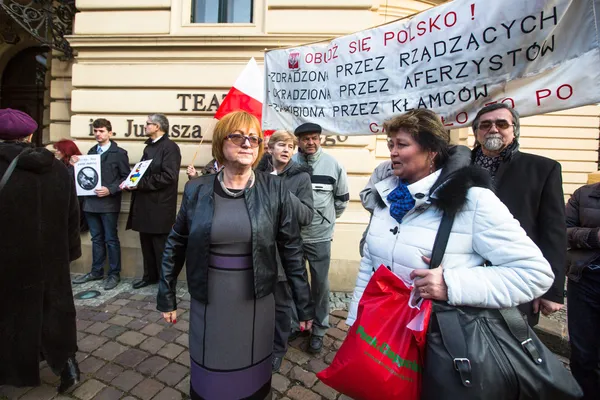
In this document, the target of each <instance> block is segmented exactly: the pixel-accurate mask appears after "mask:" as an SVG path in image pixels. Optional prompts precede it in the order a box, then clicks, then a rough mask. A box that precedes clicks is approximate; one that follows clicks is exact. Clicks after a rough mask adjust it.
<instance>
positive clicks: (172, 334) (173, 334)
mask: <svg viewBox="0 0 600 400" xmlns="http://www.w3.org/2000/svg"><path fill="white" fill-rule="evenodd" d="M179 335H181V332H180V331H178V330H177V329H174V328H165V329H163V330H162V331H161V332H159V333H158V334H157V335H156V337H157V338H159V339H162V340H164V341H165V342H168V343H171V342H174V341H175V339H177V338H178V337H179Z"/></svg>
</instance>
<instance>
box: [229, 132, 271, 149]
mask: <svg viewBox="0 0 600 400" xmlns="http://www.w3.org/2000/svg"><path fill="white" fill-rule="evenodd" d="M226 137H227V139H229V140H231V143H233V144H235V145H236V146H240V147H241V146H243V145H244V143H246V140H247V141H248V143H249V144H250V147H252V148H254V149H255V148H257V147H258V146H260V144H261V143H262V142H263V140H262V139H261V138H259V137H258V136H246V135H242V134H241V133H230V134H229V135H227V136H226Z"/></svg>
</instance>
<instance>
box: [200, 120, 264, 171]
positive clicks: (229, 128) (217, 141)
mask: <svg viewBox="0 0 600 400" xmlns="http://www.w3.org/2000/svg"><path fill="white" fill-rule="evenodd" d="M244 128H246V129H248V130H250V129H252V128H254V129H255V130H256V132H258V136H259V137H260V138H261V139H264V136H263V132H262V129H261V127H260V121H259V120H258V118H256V117H255V116H254V115H252V114H250V113H248V112H246V111H234V112H231V113H229V114H227V115H225V116H224V117H223V118H221V119H220V120H219V122H217V125H215V130H214V132H213V139H212V153H213V154H214V157H215V158H216V159H217V161H218V162H219V164H221V165H223V164H225V161H226V160H225V154H224V153H223V144H225V140H227V135H229V134H230V133H233V132H235V131H237V130H240V129H244ZM264 151H265V150H264V148H263V146H262V144H261V145H259V146H258V156H257V157H256V160H255V161H254V164H253V165H252V167H256V166H257V165H258V163H259V162H260V160H261V158H262V156H263V153H264Z"/></svg>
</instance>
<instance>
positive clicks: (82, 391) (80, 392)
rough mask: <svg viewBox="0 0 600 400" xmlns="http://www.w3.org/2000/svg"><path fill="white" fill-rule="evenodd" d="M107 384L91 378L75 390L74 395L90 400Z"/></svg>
mask: <svg viewBox="0 0 600 400" xmlns="http://www.w3.org/2000/svg"><path fill="white" fill-rule="evenodd" d="M105 387H106V385H104V384H103V383H102V382H99V381H97V380H95V379H90V380H88V381H85V382H83V383H82V384H81V386H79V387H78V388H77V389H75V391H74V392H73V395H74V396H75V397H77V398H78V399H81V400H90V399H93V398H94V396H95V395H96V394H97V393H98V392H100V391H101V390H102V389H104V388H105Z"/></svg>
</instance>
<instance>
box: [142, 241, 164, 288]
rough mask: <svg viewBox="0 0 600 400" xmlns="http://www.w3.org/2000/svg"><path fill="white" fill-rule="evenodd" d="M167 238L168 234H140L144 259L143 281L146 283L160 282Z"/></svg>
mask: <svg viewBox="0 0 600 400" xmlns="http://www.w3.org/2000/svg"><path fill="white" fill-rule="evenodd" d="M167 236H169V235H168V234H167V233H164V234H163V233H160V234H154V233H142V232H140V244H141V246H142V257H143V258H144V277H143V278H142V279H143V280H145V281H146V282H153V283H155V282H158V278H159V277H160V267H161V264H162V255H163V251H164V250H165V243H166V242H167Z"/></svg>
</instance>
